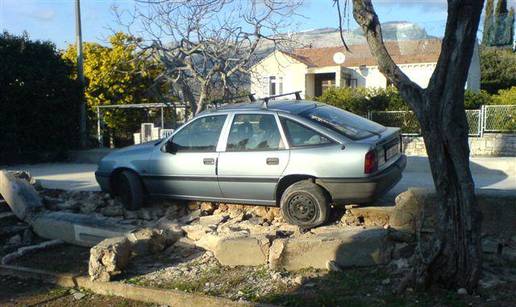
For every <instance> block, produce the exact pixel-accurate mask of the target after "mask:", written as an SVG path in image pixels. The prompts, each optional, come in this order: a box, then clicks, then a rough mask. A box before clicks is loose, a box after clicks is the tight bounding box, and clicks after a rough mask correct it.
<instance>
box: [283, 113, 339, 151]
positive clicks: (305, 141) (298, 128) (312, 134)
mask: <svg viewBox="0 0 516 307" xmlns="http://www.w3.org/2000/svg"><path fill="white" fill-rule="evenodd" d="M280 121H281V125H282V126H283V129H284V130H285V134H286V135H287V139H288V142H289V144H290V145H291V146H293V147H299V146H313V145H325V144H331V143H333V142H332V141H331V140H330V139H328V138H327V137H325V136H324V135H322V134H320V133H319V132H317V131H315V130H313V129H311V128H308V127H306V126H305V125H302V124H300V123H298V122H296V121H293V120H290V119H288V118H284V117H280Z"/></svg>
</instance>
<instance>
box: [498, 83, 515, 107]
mask: <svg viewBox="0 0 516 307" xmlns="http://www.w3.org/2000/svg"><path fill="white" fill-rule="evenodd" d="M492 102H493V103H492V104H510V105H516V86H513V87H511V88H508V89H505V90H499V91H498V94H497V95H494V96H493V99H492Z"/></svg>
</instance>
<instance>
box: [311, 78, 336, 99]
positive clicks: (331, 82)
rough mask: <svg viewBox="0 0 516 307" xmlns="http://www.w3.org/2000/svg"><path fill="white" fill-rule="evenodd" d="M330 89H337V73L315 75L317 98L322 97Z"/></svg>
mask: <svg viewBox="0 0 516 307" xmlns="http://www.w3.org/2000/svg"><path fill="white" fill-rule="evenodd" d="M330 87H335V73H334V72H333V73H325V74H316V75H315V96H316V97H319V96H321V95H322V94H323V93H324V91H325V90H326V89H328V88H330Z"/></svg>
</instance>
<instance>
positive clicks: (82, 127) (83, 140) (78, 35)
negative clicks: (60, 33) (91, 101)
mask: <svg viewBox="0 0 516 307" xmlns="http://www.w3.org/2000/svg"><path fill="white" fill-rule="evenodd" d="M75 43H76V44H77V77H78V78H79V82H80V83H81V100H80V107H79V108H80V119H79V121H80V123H79V140H80V145H81V148H86V146H87V137H88V136H87V134H86V99H85V97H84V87H85V85H86V84H85V82H84V69H83V55H82V30H81V3H80V0H75Z"/></svg>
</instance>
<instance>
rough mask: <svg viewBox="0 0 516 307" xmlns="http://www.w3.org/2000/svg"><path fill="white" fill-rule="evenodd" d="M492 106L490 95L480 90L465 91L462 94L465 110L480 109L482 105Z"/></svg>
mask: <svg viewBox="0 0 516 307" xmlns="http://www.w3.org/2000/svg"><path fill="white" fill-rule="evenodd" d="M488 104H492V98H491V95H490V94H489V93H488V92H486V91H484V90H481V91H480V92H473V91H469V90H467V91H465V92H464V108H465V109H466V110H471V109H480V108H481V106H482V105H488Z"/></svg>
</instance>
